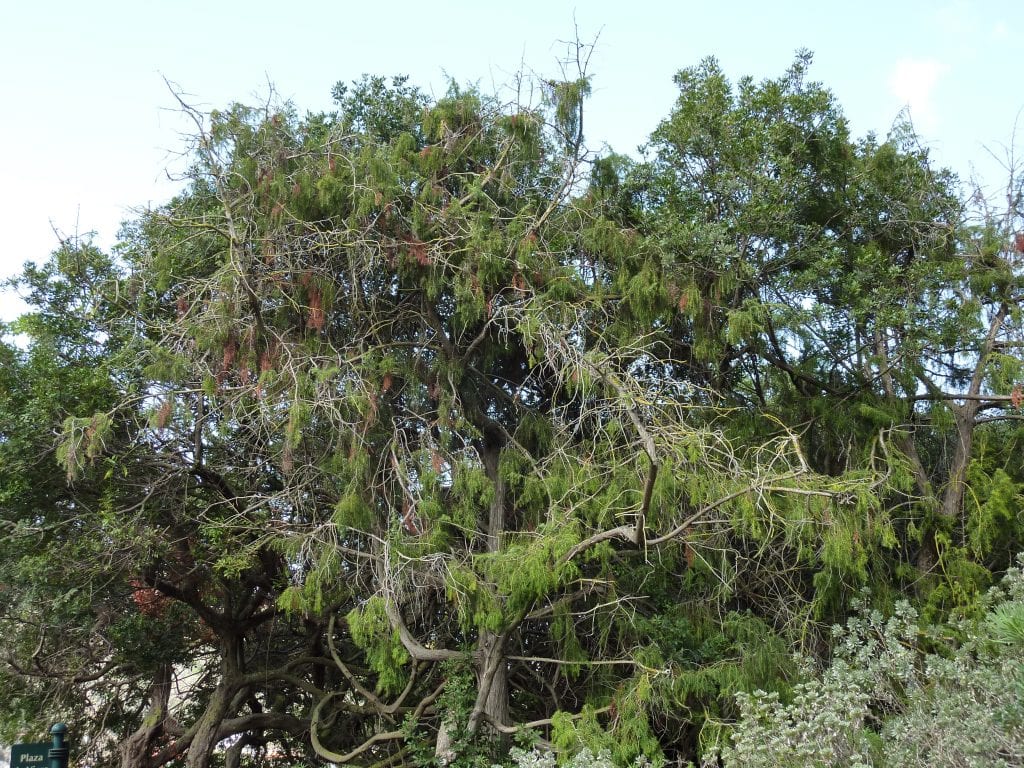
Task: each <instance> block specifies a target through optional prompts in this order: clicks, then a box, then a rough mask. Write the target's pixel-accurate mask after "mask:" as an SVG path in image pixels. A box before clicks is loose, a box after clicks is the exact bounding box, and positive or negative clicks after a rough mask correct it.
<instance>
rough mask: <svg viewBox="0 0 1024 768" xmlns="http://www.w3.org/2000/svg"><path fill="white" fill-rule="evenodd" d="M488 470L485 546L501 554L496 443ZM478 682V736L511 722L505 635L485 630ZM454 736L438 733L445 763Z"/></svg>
mask: <svg viewBox="0 0 1024 768" xmlns="http://www.w3.org/2000/svg"><path fill="white" fill-rule="evenodd" d="M480 457H481V459H482V460H483V464H484V470H485V471H486V472H487V477H488V478H489V479H490V481H491V483H492V484H493V486H494V498H493V500H492V501H491V505H490V508H489V509H488V510H487V520H486V524H485V526H484V531H483V534H484V539H485V542H486V544H485V546H486V548H487V551H488V552H498V551H500V550H501V547H502V542H503V541H504V533H505V518H506V503H507V499H506V489H505V481H504V480H503V479H502V477H501V473H500V472H499V471H498V465H499V462H500V459H501V448H500V446H498V445H494V444H492V443H488V444H485V446H484V448H483V449H481V452H480ZM475 663H476V682H477V698H476V701H475V702H474V704H473V710H472V712H471V713H470V715H469V722H468V723H467V730H468V731H469V732H470V733H476V732H477V731H478V730H479V728H480V726H481V724H485V723H487V722H495V723H499V724H502V725H504V724H506V723H507V722H508V714H509V707H508V664H507V662H506V661H505V635H503V634H497V633H495V632H491V631H489V630H481V631H480V634H479V637H478V638H477V644H476V658H475ZM452 747H453V745H452V734H451V728H450V726H449V725H448V724H442V725H441V727H440V728H439V729H438V733H437V742H436V744H435V750H434V754H435V755H437V757H438V759H439V760H440V761H441V762H442V763H448V762H451V760H452V759H453V758H454V757H455V754H454V753H453V751H452Z"/></svg>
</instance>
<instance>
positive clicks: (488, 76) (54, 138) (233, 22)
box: [0, 0, 1024, 319]
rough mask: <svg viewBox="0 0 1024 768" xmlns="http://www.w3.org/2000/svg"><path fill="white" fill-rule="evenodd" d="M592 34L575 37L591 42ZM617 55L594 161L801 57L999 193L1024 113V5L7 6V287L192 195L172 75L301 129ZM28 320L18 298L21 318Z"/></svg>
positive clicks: (3, 168)
mask: <svg viewBox="0 0 1024 768" xmlns="http://www.w3.org/2000/svg"><path fill="white" fill-rule="evenodd" d="M574 25H575V26H574ZM576 28H578V30H579V34H580V37H581V38H582V39H584V40H589V39H592V38H594V37H595V36H597V35H598V34H599V35H600V37H599V40H598V43H597V48H596V51H595V53H594V55H593V58H592V61H591V67H590V68H591V72H592V73H593V77H594V79H593V83H594V95H593V98H592V99H591V103H590V105H589V110H588V114H587V117H586V121H587V122H586V126H587V135H588V143H589V144H590V145H591V146H592V147H599V146H601V145H602V144H604V143H607V144H609V145H610V146H612V147H613V148H614V149H616V150H618V151H622V152H632V151H634V150H635V148H636V146H637V145H639V144H640V143H642V142H643V141H644V140H645V139H646V137H647V135H648V134H649V133H650V131H651V130H652V129H653V128H654V127H655V126H656V125H657V122H658V121H659V120H660V119H662V118H664V117H665V116H667V115H668V112H669V110H670V108H671V106H672V103H673V101H674V98H675V88H674V86H673V84H672V75H673V74H674V73H675V72H676V71H677V70H679V69H681V68H683V67H686V66H690V65H693V64H696V63H698V62H699V61H700V60H701V59H702V58H703V57H705V56H707V55H714V56H716V57H717V58H718V59H719V61H720V62H721V64H722V66H723V67H724V69H725V71H726V72H727V73H728V74H729V75H730V77H731V78H733V79H736V78H738V77H740V76H742V75H746V74H750V75H753V76H754V77H756V78H759V79H760V78H763V77H775V76H778V75H780V74H781V73H782V72H783V71H784V70H785V68H786V67H787V66H788V64H789V63H790V62H791V61H792V58H793V53H794V51H795V50H796V49H798V48H809V49H811V50H812V51H814V52H815V65H814V66H813V68H812V70H811V75H812V77H813V78H814V79H816V80H820V81H822V82H824V84H825V85H826V86H828V87H830V88H831V89H832V90H833V91H834V92H835V93H836V95H837V97H838V99H839V102H840V104H841V105H842V107H843V108H844V110H845V112H846V114H847V116H848V117H849V118H850V120H851V124H852V128H853V131H854V134H855V135H858V136H859V135H863V134H864V133H866V132H867V131H875V132H877V133H880V134H884V133H886V131H887V130H888V128H889V127H890V126H891V124H892V121H893V119H894V118H895V117H896V115H897V113H898V112H899V111H900V109H901V108H903V107H904V106H909V107H910V110H911V115H912V118H913V120H914V122H915V125H916V126H917V127H918V129H919V131H920V132H921V133H922V134H923V136H924V138H925V140H926V143H927V144H928V145H929V146H931V147H932V148H933V152H934V155H935V157H936V158H937V159H938V160H939V161H940V162H941V163H943V164H945V165H948V166H950V167H952V168H953V169H954V170H956V171H958V172H959V173H960V174H961V175H962V176H965V177H966V176H968V175H969V174H970V173H971V169H972V164H973V165H976V166H977V169H978V171H979V172H980V173H981V174H982V176H983V178H984V180H985V181H986V182H987V183H988V184H990V185H994V186H998V184H1000V183H1004V182H1005V172H1004V171H1002V170H1001V169H1000V167H999V165H998V164H997V163H996V162H995V161H994V160H993V159H992V157H991V156H990V155H989V154H988V152H987V151H986V149H985V147H987V148H989V149H991V150H993V151H994V152H995V153H996V154H997V155H1000V156H1002V154H1003V153H1004V147H1007V146H1009V145H1010V144H1011V142H1012V139H1013V132H1014V126H1015V122H1016V119H1017V116H1018V113H1019V112H1020V110H1021V108H1022V107H1024V93H1022V92H1021V91H1020V89H1019V87H1018V82H1019V71H1020V69H1019V52H1018V51H1019V49H1020V47H1021V37H1022V35H1024V3H1019V2H1011V1H1009V0H1007V1H1005V2H1004V1H1002V0H989V1H988V2H968V1H967V0H951V1H947V0H937V1H932V2H924V1H922V2H903V1H901V0H887V2H879V1H878V0H861V2H856V3H849V2H844V3H837V2H828V1H827V0H816V1H813V2H812V1H808V2H802V1H801V2H797V1H793V2H787V0H776V2H774V3H765V2H763V0H756V1H751V2H728V1H727V0H719V2H718V3H717V4H715V3H712V2H709V0H702V1H701V2H693V1H691V0H678V1H677V2H670V1H669V0H665V2H652V1H646V0H630V1H629V2H623V1H622V0H619V1H618V2H604V1H603V0H602V1H597V0H595V1H593V2H585V1H584V0H576V2H561V1H560V0H516V2H507V1H506V2H488V1H487V0H476V2H460V1H456V0H452V1H450V2H443V1H442V0H435V2H433V3H424V2H422V0H420V1H419V2H407V1H406V0H388V1H387V2H380V1H378V2H365V1H364V2H359V3H358V4H357V3H346V2H343V1H342V0H335V2H328V0H322V1H320V2H314V1H313V0H275V2H266V1H265V0H248V1H247V2H227V1H226V0H221V1H220V2H211V0H202V1H200V0H175V1H174V2H171V1H170V0H131V2H124V1H122V0H97V1H96V2H92V3H88V2H82V1H81V0H74V1H72V0H50V1H49V2H34V3H31V4H30V3H29V2H28V1H27V0H3V1H2V4H0V104H2V105H3V107H4V115H3V116H2V117H0V147H2V151H3V152H4V154H5V157H4V159H3V161H2V162H0V230H2V232H3V234H4V237H3V240H2V241H0V277H5V276H9V275H12V274H14V273H16V272H17V271H18V270H19V269H20V267H21V264H22V263H23V262H25V261H27V260H32V261H42V260H44V259H45V258H46V257H47V255H48V254H49V253H50V251H52V250H53V248H54V247H55V245H56V242H57V240H56V237H55V235H54V232H53V227H56V228H57V229H58V230H60V231H61V232H64V233H67V234H72V233H74V232H75V231H76V230H77V231H78V232H80V233H87V232H95V233H96V241H97V243H98V244H100V245H101V246H104V247H107V246H109V245H110V244H111V243H113V242H114V241H115V239H116V232H117V229H118V226H119V224H120V222H121V221H122V220H124V219H125V218H126V217H129V216H130V215H131V211H132V209H133V208H134V207H137V206H145V205H147V204H159V203H160V202H162V201H164V200H165V199H166V198H167V197H169V196H170V194H172V193H173V191H174V190H175V187H174V185H173V184H171V183H170V182H169V181H168V180H167V177H166V171H167V169H168V168H171V169H174V168H176V167H180V163H178V161H177V159H176V154H175V153H176V151H177V150H179V149H180V148H181V146H182V138H181V132H183V131H187V129H188V126H187V123H185V122H184V121H183V120H182V118H181V116H180V115H179V114H177V113H176V112H175V111H174V99H173V98H172V97H171V95H170V94H169V92H168V90H167V87H166V86H165V84H164V80H163V78H164V77H166V78H167V79H169V80H172V81H174V82H176V83H178V84H179V85H180V87H181V88H182V89H183V90H184V91H185V92H187V93H189V94H191V95H192V96H191V98H192V100H193V101H194V102H195V103H198V104H201V105H205V106H207V107H209V108H214V107H221V106H224V105H225V104H227V103H229V102H231V101H253V100H257V99H259V98H260V97H261V96H263V95H265V94H266V87H267V83H268V81H269V82H272V83H274V85H275V88H276V90H277V92H278V93H279V94H280V95H281V96H283V97H285V98H290V99H292V100H294V102H295V103H296V105H297V106H298V108H299V109H300V111H305V110H307V109H309V110H318V109H326V108H329V107H330V89H331V86H332V85H333V84H334V83H335V82H337V81H339V80H344V81H350V80H353V79H355V78H358V77H359V76H360V75H361V74H362V73H364V72H367V73H371V74H382V75H391V74H409V75H410V76H411V78H412V81H413V82H414V83H416V84H418V85H421V86H422V87H425V88H428V89H433V90H434V91H435V92H438V91H441V90H443V88H444V82H445V80H444V78H445V74H447V75H451V76H452V77H454V78H455V79H456V80H459V81H461V82H466V81H476V82H479V83H480V85H481V87H482V88H484V89H489V88H491V87H492V85H501V84H503V83H506V82H508V81H509V79H510V75H511V73H513V72H515V71H516V70H518V69H519V68H520V66H521V63H524V62H525V64H526V65H527V66H529V67H532V68H534V69H536V70H539V71H542V72H543V71H547V72H553V71H554V69H555V67H554V63H555V61H556V59H557V58H558V57H559V55H560V54H561V53H562V52H563V50H564V46H563V45H561V44H560V43H559V42H558V41H559V40H566V39H570V38H572V37H573V36H574V34H575V32H574V30H575V29H576ZM17 311H18V303H17V301H16V299H15V298H14V297H13V296H11V295H10V294H9V293H8V294H3V295H0V318H4V319H10V318H11V317H12V316H13V315H14V314H15V313H16V312H17Z"/></svg>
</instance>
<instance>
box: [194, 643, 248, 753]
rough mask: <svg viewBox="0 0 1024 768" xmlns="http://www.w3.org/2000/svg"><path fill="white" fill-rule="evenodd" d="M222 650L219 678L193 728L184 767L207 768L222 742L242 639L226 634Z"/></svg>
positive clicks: (238, 672)
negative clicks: (192, 736)
mask: <svg viewBox="0 0 1024 768" xmlns="http://www.w3.org/2000/svg"><path fill="white" fill-rule="evenodd" d="M222 649H223V650H222V653H223V658H222V659H221V679H220V682H219V683H218V684H217V687H216V688H215V689H214V691H213V694H212V695H211V696H210V701H209V703H208V704H207V705H206V710H205V711H204V712H203V714H202V717H201V718H200V721H199V724H198V727H197V728H196V735H195V737H194V738H193V739H192V743H191V744H190V745H189V748H188V754H187V755H186V756H185V766H186V768H208V766H209V764H210V756H211V755H212V754H213V750H214V749H215V748H216V746H217V744H218V742H219V741H220V739H221V735H220V729H221V723H222V722H223V721H224V719H225V718H226V717H228V716H229V715H230V714H231V713H230V712H229V711H228V710H229V708H230V706H231V701H232V699H233V698H234V695H235V693H237V692H238V688H239V680H240V677H241V669H242V667H241V664H242V640H241V638H240V637H238V636H235V635H228V636H227V637H226V638H224V642H223V645H222Z"/></svg>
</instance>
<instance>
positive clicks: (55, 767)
mask: <svg viewBox="0 0 1024 768" xmlns="http://www.w3.org/2000/svg"><path fill="white" fill-rule="evenodd" d="M67 732H68V727H67V726H66V725H64V723H57V724H56V725H55V726H53V728H51V729H50V735H51V736H53V746H52V747H50V768H68V748H67V746H66V745H65V744H64V737H65V736H66V735H67Z"/></svg>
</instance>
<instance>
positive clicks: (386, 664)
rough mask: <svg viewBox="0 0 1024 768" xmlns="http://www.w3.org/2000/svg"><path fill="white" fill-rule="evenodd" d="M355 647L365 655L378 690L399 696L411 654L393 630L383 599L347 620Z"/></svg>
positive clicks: (353, 612) (357, 610)
mask: <svg viewBox="0 0 1024 768" xmlns="http://www.w3.org/2000/svg"><path fill="white" fill-rule="evenodd" d="M345 619H346V621H347V622H348V628H349V632H351V633H352V639H353V641H355V643H356V645H358V646H359V647H360V648H362V649H363V651H364V652H365V653H366V660H367V663H368V664H369V665H370V669H372V670H373V671H374V673H375V674H376V675H377V690H378V691H380V692H381V693H391V694H393V693H397V692H398V691H400V690H401V689H402V687H403V686H404V685H405V681H406V676H407V674H408V672H407V670H406V667H407V666H408V664H409V654H408V652H407V651H406V650H405V648H404V647H403V646H402V641H401V639H399V636H398V631H397V630H396V629H394V627H392V626H391V621H390V620H389V619H388V616H387V607H386V606H385V605H384V600H383V598H380V597H377V596H374V597H371V598H370V599H369V600H367V601H366V602H365V603H363V605H361V606H359V607H358V608H353V609H352V610H351V611H349V613H348V615H347V616H346V617H345Z"/></svg>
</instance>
